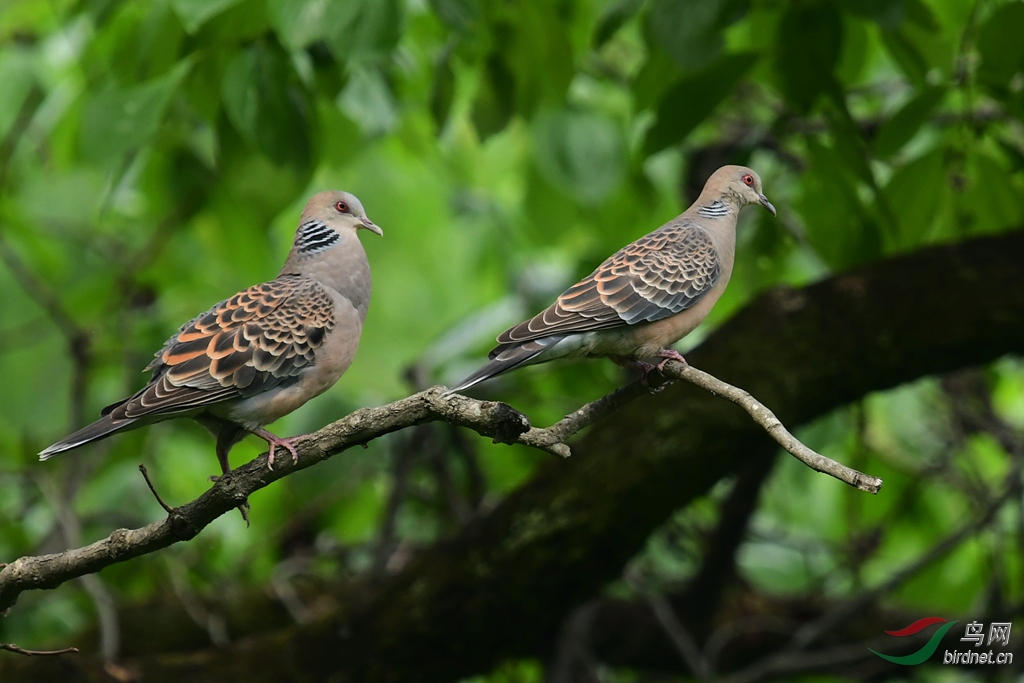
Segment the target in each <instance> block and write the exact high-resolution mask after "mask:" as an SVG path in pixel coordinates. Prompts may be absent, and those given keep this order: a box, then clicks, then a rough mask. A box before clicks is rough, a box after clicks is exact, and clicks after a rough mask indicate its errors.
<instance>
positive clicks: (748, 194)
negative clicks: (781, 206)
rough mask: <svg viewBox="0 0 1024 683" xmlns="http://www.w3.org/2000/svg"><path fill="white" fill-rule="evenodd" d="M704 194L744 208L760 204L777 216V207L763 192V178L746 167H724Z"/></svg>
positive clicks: (706, 185)
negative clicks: (729, 201) (712, 195)
mask: <svg viewBox="0 0 1024 683" xmlns="http://www.w3.org/2000/svg"><path fill="white" fill-rule="evenodd" d="M702 194H714V195H717V196H718V197H721V198H722V199H724V200H727V201H728V200H731V201H732V202H733V203H735V204H736V205H738V207H740V208H742V207H744V206H746V205H747V204H760V205H761V206H763V207H764V208H766V209H767V210H768V211H769V212H771V214H772V215H773V216H774V215H775V207H774V206H772V203H771V202H770V201H768V198H767V197H765V196H764V193H763V192H762V190H761V177H760V176H759V175H757V172H756V171H754V170H753V169H750V168H747V167H746V166H723V167H722V168H720V169H718V170H717V171H715V172H714V173H713V174H712V175H711V177H710V178H708V182H707V183H706V184H705V185H704V192H703V193H702Z"/></svg>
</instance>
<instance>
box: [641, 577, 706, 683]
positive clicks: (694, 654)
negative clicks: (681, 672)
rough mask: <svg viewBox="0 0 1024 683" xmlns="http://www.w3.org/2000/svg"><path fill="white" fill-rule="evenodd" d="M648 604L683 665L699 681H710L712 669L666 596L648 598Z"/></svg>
mask: <svg viewBox="0 0 1024 683" xmlns="http://www.w3.org/2000/svg"><path fill="white" fill-rule="evenodd" d="M647 604H648V605H650V606H651V612H652V613H653V614H654V618H655V619H656V620H657V621H658V624H659V625H660V626H661V628H662V630H664V631H665V635H667V636H668V639H669V640H670V641H672V645H673V647H675V649H676V651H677V652H678V653H679V656H680V657H682V659H683V663H685V664H686V667H687V668H688V669H689V670H690V672H691V673H693V675H694V676H695V677H696V678H697V680H699V681H707V680H710V679H711V667H710V666H709V665H708V660H707V659H706V658H705V657H704V653H703V652H701V649H700V647H699V646H698V645H697V641H695V640H694V639H693V636H692V635H690V631H689V630H688V629H687V628H686V626H685V625H684V624H683V622H681V621H680V620H679V618H678V617H676V613H675V612H674V611H673V610H672V605H670V604H669V601H668V600H667V599H666V598H665V596H664V595H654V596H651V597H649V598H647Z"/></svg>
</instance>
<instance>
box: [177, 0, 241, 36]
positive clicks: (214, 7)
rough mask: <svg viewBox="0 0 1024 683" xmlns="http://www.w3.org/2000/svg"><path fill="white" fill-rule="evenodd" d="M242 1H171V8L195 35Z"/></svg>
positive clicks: (186, 28) (187, 29)
mask: <svg viewBox="0 0 1024 683" xmlns="http://www.w3.org/2000/svg"><path fill="white" fill-rule="evenodd" d="M241 1H242V0H171V7H173V8H174V12H175V13H176V14H177V15H178V18H179V19H181V23H182V25H183V26H184V27H185V30H186V31H188V32H189V33H195V32H196V31H198V30H199V28H200V27H201V26H202V25H203V24H205V23H206V22H207V20H209V19H211V18H213V17H215V16H217V15H218V14H220V13H221V12H223V11H224V10H226V9H227V8H229V7H231V6H233V5H237V4H238V3H239V2H241Z"/></svg>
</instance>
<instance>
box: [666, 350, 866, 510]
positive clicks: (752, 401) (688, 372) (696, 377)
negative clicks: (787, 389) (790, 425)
mask: <svg viewBox="0 0 1024 683" xmlns="http://www.w3.org/2000/svg"><path fill="white" fill-rule="evenodd" d="M662 373H663V374H664V375H666V376H668V377H671V378H673V379H683V380H686V381H687V382H690V383H691V384H696V385H697V386H699V387H700V388H701V389H704V390H706V391H709V392H711V393H712V394H714V395H716V396H721V397H722V398H727V399H729V400H730V401H732V402H733V403H735V404H736V405H738V406H739V407H741V408H743V409H744V410H745V411H747V414H749V415H750V417H751V418H753V420H754V422H756V423H757V424H759V425H761V427H763V428H764V430H765V431H766V432H768V435H769V436H771V437H772V438H773V439H775V441H776V443H778V444H779V445H780V446H782V447H783V448H784V449H785V450H786V451H787V452H788V453H789V454H790V455H792V456H794V457H795V458H796V459H797V460H799V461H800V462H802V463H803V464H805V465H807V466H808V467H810V468H811V469H812V470H815V471H817V472H821V473H823V474H827V475H829V476H831V477H835V478H836V479H838V480H839V481H842V482H845V483H847V484H849V485H850V486H853V487H855V488H858V489H860V490H861V491H867V492H868V493H878V491H879V490H880V489H881V488H882V480H881V479H879V478H878V477H872V476H870V475H867V474H864V473H863V472H859V471H857V470H855V469H853V468H850V467H847V466H846V465H843V464H840V463H838V462H836V461H835V460H832V459H831V458H826V457H825V456H824V455H822V454H821V453H818V452H816V451H813V450H811V449H810V448H808V447H807V446H805V445H804V444H803V443H802V442H801V441H800V440H799V439H797V438H796V437H795V436H793V435H792V434H791V433H790V432H789V430H788V429H786V427H785V426H784V425H783V424H782V423H781V422H780V421H779V418H777V417H775V413H773V412H772V411H770V410H768V408H766V407H765V406H764V404H763V403H761V402H760V401H758V400H757V399H756V398H754V397H753V396H751V395H750V394H749V393H748V392H747V391H744V390H743V389H740V388H739V387H734V386H733V385H731V384H727V383H725V382H723V381H722V380H720V379H718V378H717V377H714V376H713V375H709V374H708V373H706V372H704V371H702V370H698V369H697V368H695V367H693V366H692V365H683V364H682V363H680V362H679V361H670V362H668V363H666V364H665V366H664V370H662Z"/></svg>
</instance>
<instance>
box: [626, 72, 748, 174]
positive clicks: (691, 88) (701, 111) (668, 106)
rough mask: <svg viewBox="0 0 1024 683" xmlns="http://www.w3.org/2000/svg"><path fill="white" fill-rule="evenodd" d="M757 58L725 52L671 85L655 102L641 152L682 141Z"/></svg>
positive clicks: (652, 152)
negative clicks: (653, 114)
mask: <svg viewBox="0 0 1024 683" xmlns="http://www.w3.org/2000/svg"><path fill="white" fill-rule="evenodd" d="M755 62H757V55H754V54H750V53H744V54H735V55H725V56H724V57H722V58H721V59H719V60H718V61H717V62H715V63H714V64H712V65H711V66H709V67H707V68H706V69H704V70H703V71H699V72H697V73H695V74H692V75H690V76H685V77H684V78H683V79H682V80H681V81H679V82H678V83H676V84H675V85H674V86H672V88H671V89H669V91H668V92H667V93H665V96H664V97H662V99H661V101H660V102H659V103H658V110H657V119H656V121H655V123H654V126H653V127H652V128H651V129H650V130H649V131H648V132H647V137H646V138H645V140H644V154H645V155H649V154H654V153H655V152H658V151H660V150H662V149H664V148H666V147H668V146H669V145H674V144H676V143H677V142H681V141H682V140H683V139H684V138H685V137H686V136H687V135H688V134H689V133H690V131H692V130H693V129H694V128H696V127H697V125H698V124H700V123H701V122H702V121H704V119H706V118H708V116H710V115H711V113H712V112H713V111H714V110H715V108H716V107H717V106H718V105H719V104H720V103H721V102H722V101H723V100H724V99H725V98H726V97H728V96H729V95H730V94H732V91H733V89H734V88H735V87H736V84H737V83H739V81H740V79H741V78H743V77H744V76H745V75H746V74H747V72H748V71H750V68H751V67H752V66H753V65H754V63H755Z"/></svg>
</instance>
